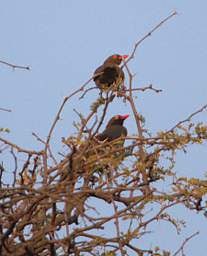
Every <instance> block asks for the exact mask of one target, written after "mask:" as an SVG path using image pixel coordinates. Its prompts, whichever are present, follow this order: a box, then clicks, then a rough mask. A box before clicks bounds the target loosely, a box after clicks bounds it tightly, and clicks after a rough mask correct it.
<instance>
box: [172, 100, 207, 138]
mask: <svg viewBox="0 0 207 256" xmlns="http://www.w3.org/2000/svg"><path fill="white" fill-rule="evenodd" d="M206 108H207V104H206V105H204V106H203V107H202V108H200V109H199V110H197V111H195V112H194V113H192V114H190V115H189V116H188V117H187V118H186V119H184V120H182V121H180V122H178V123H177V124H176V125H175V126H173V127H172V128H171V129H169V130H168V131H167V133H169V132H172V131H173V130H175V128H177V127H178V126H180V125H181V124H183V123H186V122H190V120H191V119H192V118H193V117H194V116H195V115H197V114H199V113H201V112H203V111H204V110H205V109H206Z"/></svg>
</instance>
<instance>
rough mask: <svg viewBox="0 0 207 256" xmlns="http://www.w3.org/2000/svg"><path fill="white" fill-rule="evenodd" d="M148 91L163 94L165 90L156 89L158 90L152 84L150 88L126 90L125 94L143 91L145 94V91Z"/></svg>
mask: <svg viewBox="0 0 207 256" xmlns="http://www.w3.org/2000/svg"><path fill="white" fill-rule="evenodd" d="M146 90H152V91H154V92H156V93H160V92H162V91H163V90H162V89H156V88H154V87H153V86H152V84H150V85H149V86H145V87H141V88H133V89H131V90H130V89H126V90H124V92H129V91H132V92H133V91H141V92H144V91H146Z"/></svg>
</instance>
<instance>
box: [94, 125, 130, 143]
mask: <svg viewBox="0 0 207 256" xmlns="http://www.w3.org/2000/svg"><path fill="white" fill-rule="evenodd" d="M121 136H127V129H126V128H125V127H123V126H122V127H120V126H118V125H113V126H111V127H108V128H106V129H105V130H104V131H103V132H102V133H100V134H98V135H97V136H96V138H97V139H98V140H100V141H103V140H106V139H107V141H109V142H110V141H112V140H115V139H118V138H119V137H121Z"/></svg>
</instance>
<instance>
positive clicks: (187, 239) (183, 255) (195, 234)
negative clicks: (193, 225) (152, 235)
mask: <svg viewBox="0 0 207 256" xmlns="http://www.w3.org/2000/svg"><path fill="white" fill-rule="evenodd" d="M197 235H199V232H198V231H197V232H195V233H194V234H192V235H191V236H189V237H187V238H186V239H185V240H184V241H183V243H182V244H181V246H180V248H179V249H178V250H177V251H176V252H175V253H174V254H173V256H177V255H178V254H179V253H180V252H182V256H185V254H184V247H185V245H186V244H187V243H188V242H189V241H190V240H191V239H192V238H193V237H195V236H197Z"/></svg>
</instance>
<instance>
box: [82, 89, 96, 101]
mask: <svg viewBox="0 0 207 256" xmlns="http://www.w3.org/2000/svg"><path fill="white" fill-rule="evenodd" d="M94 89H99V88H98V87H96V86H94V87H91V88H88V89H87V90H85V92H84V93H83V94H82V95H81V96H80V98H79V100H81V99H83V98H84V96H85V95H86V93H87V92H89V91H92V90H94Z"/></svg>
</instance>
